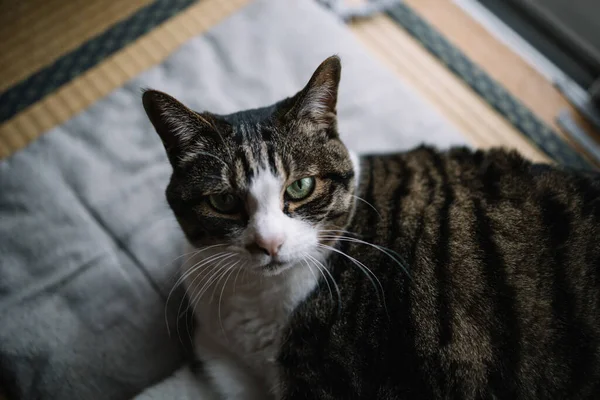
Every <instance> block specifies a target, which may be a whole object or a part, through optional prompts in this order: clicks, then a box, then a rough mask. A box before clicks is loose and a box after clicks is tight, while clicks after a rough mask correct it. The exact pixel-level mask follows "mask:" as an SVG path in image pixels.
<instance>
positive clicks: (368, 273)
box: [318, 244, 387, 312]
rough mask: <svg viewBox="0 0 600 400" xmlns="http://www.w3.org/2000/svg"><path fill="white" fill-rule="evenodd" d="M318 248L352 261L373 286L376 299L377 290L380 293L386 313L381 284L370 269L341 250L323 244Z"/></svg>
mask: <svg viewBox="0 0 600 400" xmlns="http://www.w3.org/2000/svg"><path fill="white" fill-rule="evenodd" d="M318 246H319V247H321V248H324V249H327V250H330V251H333V252H336V253H338V254H340V255H343V256H344V257H346V258H348V259H349V260H350V261H352V263H354V264H355V265H356V266H358V267H359V268H360V270H361V271H362V272H363V273H364V274H365V276H366V277H367V278H368V279H369V281H371V284H372V285H373V288H374V289H375V293H376V294H377V297H379V290H380V291H381V299H380V300H382V303H383V307H384V308H385V309H386V312H387V306H386V303H385V293H384V290H383V285H382V284H381V281H379V279H378V278H377V276H376V275H375V274H374V273H373V271H371V269H369V267H367V266H366V265H365V264H363V263H362V262H360V261H358V260H357V259H356V258H354V257H352V256H350V255H348V254H346V253H344V252H343V251H341V250H338V249H336V248H335V247H331V246H327V245H324V244H319V245H318ZM373 278H374V279H373ZM375 281H377V285H376V284H375ZM377 286H379V290H378V289H377Z"/></svg>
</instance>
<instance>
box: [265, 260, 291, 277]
mask: <svg viewBox="0 0 600 400" xmlns="http://www.w3.org/2000/svg"><path fill="white" fill-rule="evenodd" d="M289 265H290V263H289V262H286V261H280V260H271V261H269V262H268V263H267V264H265V265H263V266H262V268H261V269H262V271H263V273H265V274H267V275H276V274H278V273H279V272H281V271H283V270H285V269H287V268H288V267H289Z"/></svg>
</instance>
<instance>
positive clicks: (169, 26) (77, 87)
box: [0, 0, 249, 158]
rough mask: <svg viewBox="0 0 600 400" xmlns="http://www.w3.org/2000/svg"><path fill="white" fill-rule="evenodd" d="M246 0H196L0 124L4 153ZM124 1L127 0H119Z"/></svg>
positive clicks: (1, 155)
mask: <svg viewBox="0 0 600 400" xmlns="http://www.w3.org/2000/svg"><path fill="white" fill-rule="evenodd" d="M248 2H249V0H228V1H222V0H203V1H200V2H198V3H195V4H193V5H192V6H190V7H189V8H187V9H186V10H185V11H183V12H182V13H180V14H177V15H176V16H175V17H173V18H171V19H169V20H167V21H166V22H165V23H163V24H161V25H159V26H158V27H156V28H155V29H154V30H152V31H151V32H150V33H148V34H146V35H144V36H142V37H141V38H139V39H137V40H136V41H135V42H134V43H132V44H131V45H129V46H127V47H125V48H123V49H121V50H120V51H118V52H116V53H115V54H113V55H112V56H110V57H109V58H107V59H105V60H104V61H103V62H101V63H100V64H98V65H96V66H95V67H93V68H91V69H89V70H87V71H86V72H84V73H83V74H81V75H79V76H78V77H77V78H75V79H74V80H72V81H70V82H69V83H67V84H65V85H63V86H61V87H60V88H58V89H57V90H56V91H54V92H53V93H51V94H50V95H48V96H46V97H44V98H43V99H42V100H40V101H38V102H37V103H35V104H33V105H32V106H29V107H28V108H26V109H25V110H24V111H22V112H20V113H19V114H17V115H16V116H14V117H13V118H11V119H9V120H8V121H6V122H4V123H2V124H0V158H4V157H7V156H9V155H10V154H12V153H14V152H15V151H17V150H19V149H22V148H23V147H25V146H26V145H27V144H28V143H30V142H31V141H33V140H35V139H36V138H38V137H39V135H41V134H42V133H44V132H46V131H47V130H49V129H52V128H53V127H55V126H57V125H60V124H62V123H64V122H66V121H67V120H68V119H70V118H71V117H73V116H74V115H75V114H77V113H78V112H80V111H82V110H84V109H85V108H87V107H89V106H90V105H91V104H92V103H94V102H95V101H96V100H98V99H100V98H101V97H103V96H105V95H107V94H108V93H110V92H111V91H112V90H114V89H115V88H117V87H119V86H122V85H123V84H124V83H125V82H126V81H127V80H129V79H131V78H133V77H134V76H136V75H138V74H139V73H141V72H142V71H144V70H146V69H148V68H150V67H152V66H153V65H156V64H158V63H160V62H162V61H163V60H164V59H166V58H167V57H168V55H169V54H171V53H172V52H173V51H174V50H175V49H177V48H178V47H179V46H181V45H182V44H183V43H184V42H185V41H187V40H188V39H190V38H192V37H194V36H196V35H199V34H202V33H203V32H205V31H206V30H208V29H210V28H211V27H212V26H214V25H215V24H216V23H218V22H219V21H221V20H222V19H223V18H225V17H226V16H228V15H230V14H231V13H233V12H235V11H236V10H238V9H239V8H240V7H242V6H243V5H245V4H246V3H248ZM108 3H111V2H108ZM113 3H115V4H117V2H113ZM121 3H125V2H118V4H121Z"/></svg>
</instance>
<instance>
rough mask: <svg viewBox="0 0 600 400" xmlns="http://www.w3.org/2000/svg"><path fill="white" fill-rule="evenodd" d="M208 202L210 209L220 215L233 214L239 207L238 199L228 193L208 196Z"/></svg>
mask: <svg viewBox="0 0 600 400" xmlns="http://www.w3.org/2000/svg"><path fill="white" fill-rule="evenodd" d="M208 202H209V203H210V205H211V206H212V208H214V209H215V210H217V211H218V212H220V213H222V214H233V213H235V212H236V211H238V209H239V207H240V201H239V199H238V198H237V197H236V196H234V195H232V194H229V193H225V194H213V195H210V196H208Z"/></svg>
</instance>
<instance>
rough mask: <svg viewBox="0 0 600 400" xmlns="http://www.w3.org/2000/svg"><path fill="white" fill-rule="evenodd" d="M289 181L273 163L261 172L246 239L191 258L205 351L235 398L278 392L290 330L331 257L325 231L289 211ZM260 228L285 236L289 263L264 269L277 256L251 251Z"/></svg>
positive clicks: (191, 291) (219, 384)
mask: <svg viewBox="0 0 600 400" xmlns="http://www.w3.org/2000/svg"><path fill="white" fill-rule="evenodd" d="M283 185H284V181H283V179H282V178H280V177H278V176H274V175H273V174H272V173H271V172H270V171H269V170H260V171H258V173H257V174H256V176H255V179H254V180H253V181H252V182H251V185H250V190H249V193H248V198H247V208H248V212H249V216H250V220H249V223H248V226H247V228H246V230H245V232H244V233H243V234H242V235H241V238H240V242H239V243H238V244H237V245H236V246H227V247H218V246H217V247H213V248H210V249H207V250H205V251H203V252H202V253H200V254H198V255H197V256H195V257H193V258H192V259H191V260H190V261H189V262H188V263H186V265H187V267H186V270H185V272H186V273H187V272H189V275H188V276H187V278H186V280H185V285H186V286H187V291H188V295H189V296H190V299H191V301H192V303H193V305H194V307H195V316H196V318H197V319H198V322H199V329H198V331H197V332H196V337H195V343H196V351H197V356H198V357H199V358H200V359H202V360H204V362H205V364H206V370H207V372H208V374H209V375H210V377H211V379H212V381H213V382H214V384H215V386H216V388H217V391H218V392H219V393H220V394H221V395H222V396H225V398H227V399H240V400H241V399H244V400H249V399H250V400H253V399H257V400H258V399H260V400H265V399H269V398H273V395H272V393H273V392H274V391H276V389H277V382H278V378H277V377H278V372H277V368H276V364H275V357H276V356H277V351H278V349H279V344H280V337H281V333H282V329H283V328H284V327H285V326H286V324H287V320H288V317H289V315H290V313H291V311H293V310H294V308H295V307H296V306H297V305H298V303H299V302H301V301H302V300H303V299H304V298H306V296H307V295H308V294H309V293H310V292H311V291H312V290H313V289H314V288H315V286H316V283H317V277H318V276H319V271H318V268H317V267H316V264H315V260H317V261H320V262H323V261H324V260H323V256H322V253H320V252H319V251H318V250H317V249H318V247H317V244H318V240H317V230H316V229H315V228H313V227H312V226H311V225H309V224H308V223H306V222H303V221H301V220H299V219H297V218H290V217H288V216H287V215H285V213H284V212H283V211H282V209H281V207H282V195H283V191H284V190H285V188H284V187H283ZM257 235H259V236H261V237H263V238H265V237H266V238H269V237H274V236H277V237H283V244H282V246H281V249H280V251H279V253H278V255H277V257H276V258H277V260H276V261H278V262H280V263H285V264H284V266H282V267H281V268H280V269H279V270H277V271H276V272H272V273H268V272H266V271H264V270H263V269H264V267H265V266H266V265H267V264H269V263H270V262H272V261H273V257H270V256H268V255H266V254H250V253H248V252H247V251H246V250H245V246H246V245H248V244H250V243H252V242H253V241H254V240H255V238H256V237H257ZM219 252H223V254H219ZM207 260H208V261H207ZM211 260H212V261H211ZM203 262H204V264H202V263H203ZM198 263H200V264H198ZM236 263H237V264H236ZM194 265H200V267H196V269H194ZM236 266H237V267H242V268H241V269H235V268H234V267H236ZM219 277H220V279H219ZM201 291H203V292H204V295H203V296H201V297H199V296H198V293H200V292H201ZM269 393H271V395H269Z"/></svg>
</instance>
